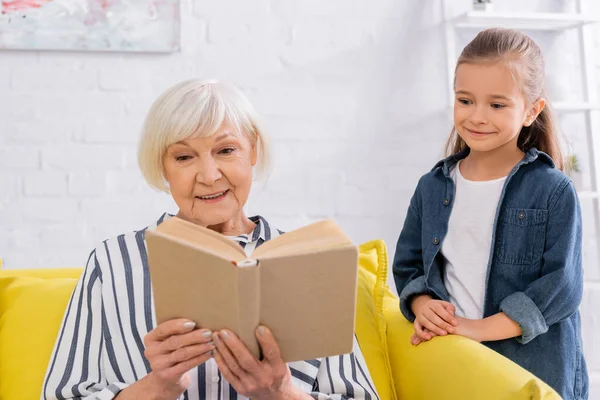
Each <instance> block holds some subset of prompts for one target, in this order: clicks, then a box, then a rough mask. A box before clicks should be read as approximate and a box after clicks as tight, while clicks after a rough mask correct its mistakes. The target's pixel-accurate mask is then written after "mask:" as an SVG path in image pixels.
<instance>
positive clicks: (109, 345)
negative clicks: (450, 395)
mask: <svg viewBox="0 0 600 400" xmlns="http://www.w3.org/2000/svg"><path fill="white" fill-rule="evenodd" d="M267 159H268V148H267V142H266V138H265V136H264V133H263V132H262V131H260V130H259V128H258V124H257V118H256V115H255V111H254V109H253V107H252V105H251V104H250V103H249V101H248V100H247V99H246V97H244V95H243V94H241V93H240V92H239V91H238V90H236V89H235V88H232V87H230V86H227V85H224V84H222V83H217V82H214V81H197V80H191V81H186V82H183V83H180V84H178V85H176V86H174V87H172V88H171V89H169V90H167V91H166V92H165V93H164V94H162V95H161V96H160V97H159V98H158V99H157V100H156V101H155V103H154V104H153V105H152V107H151V109H150V111H149V113H148V117H147V118H146V123H145V126H144V131H143V135H142V138H141V142H140V147H139V164H140V167H141V170H142V172H143V174H144V176H145V178H146V180H147V181H148V183H149V184H150V185H151V186H153V187H155V188H157V189H160V190H163V191H166V192H168V193H170V194H171V195H172V196H173V199H174V200H175V203H176V204H177V206H178V208H179V212H178V213H177V216H178V217H180V218H183V219H186V220H188V221H190V222H193V223H195V224H198V225H201V226H204V227H208V228H210V229H213V230H214V231H216V232H219V233H221V234H222V235H225V236H228V237H230V238H231V240H234V241H236V242H238V243H239V244H240V246H242V247H243V248H244V249H245V250H246V251H247V253H248V254H250V253H251V252H252V250H253V249H254V248H255V247H256V246H260V245H261V244H262V243H264V242H265V241H267V240H269V239H272V238H274V237H276V236H278V235H280V234H281V233H282V232H281V231H279V230H277V229H275V228H274V227H273V226H272V225H270V224H269V223H268V222H267V221H266V220H265V219H264V218H262V217H260V216H255V217H250V218H248V217H247V216H246V214H245V213H244V204H245V203H246V201H247V199H248V195H249V193H250V188H251V186H252V177H253V173H254V172H255V170H256V172H257V173H263V172H265V166H266V161H267ZM169 217H170V216H169V215H168V214H163V215H162V216H161V217H160V218H159V219H158V221H157V222H156V224H160V223H161V222H162V221H164V220H165V219H166V218H169ZM144 233H145V229H142V230H139V231H136V232H132V233H127V234H123V235H120V236H118V237H116V238H114V239H109V240H106V241H104V242H102V243H101V244H100V245H99V246H98V247H97V248H96V249H95V250H94V251H92V253H91V254H90V257H89V259H88V262H87V266H86V268H85V271H84V272H83V274H82V277H81V279H80V281H79V283H78V284H77V287H76V289H75V292H74V294H73V296H72V298H71V302H70V304H69V306H68V308H67V310H66V314H65V318H64V321H63V325H62V327H61V329H60V331H59V335H58V339H57V342H56V345H55V348H54V352H53V354H52V357H51V360H50V364H49V366H48V372H47V375H46V379H45V381H44V386H43V394H42V399H80V398H86V399H88V398H89V399H101V400H108V399H112V398H118V399H120V400H126V399H169V400H173V399H186V400H187V399H189V400H196V399H215V400H220V399H247V398H252V399H282V400H283V399H285V400H293V399H311V398H314V399H342V398H343V399H348V398H356V399H377V398H378V397H377V394H376V393H375V390H374V387H373V384H372V382H371V378H370V375H369V371H368V369H367V367H366V364H365V362H364V359H363V356H362V354H361V352H360V348H359V347H358V345H357V344H356V341H355V345H354V351H353V352H352V353H350V354H346V355H341V356H336V357H329V358H325V359H315V360H307V361H302V362H294V363H289V364H286V363H284V362H283V360H282V359H281V357H280V353H279V348H278V346H277V342H276V340H275V338H274V337H273V336H272V335H271V333H270V331H269V329H268V327H259V328H258V329H257V332H256V336H257V339H258V341H259V343H260V344H261V347H262V350H263V354H264V355H265V358H264V359H263V360H258V359H256V358H254V356H252V354H251V353H250V352H249V351H248V350H247V349H246V347H245V346H244V345H243V344H242V342H241V341H240V340H239V339H238V338H237V337H236V336H235V334H234V333H233V332H231V331H227V330H223V331H220V332H210V331H209V330H207V329H203V328H202V327H201V326H195V324H194V323H193V322H191V321H189V320H186V319H176V320H171V321H167V322H165V323H163V324H160V325H159V326H156V319H155V316H154V308H153V304H154V302H153V299H152V290H151V282H150V276H149V273H148V261H147V260H148V258H147V253H146V246H145V242H144ZM215 306H218V305H215Z"/></svg>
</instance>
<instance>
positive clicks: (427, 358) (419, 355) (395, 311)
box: [383, 295, 560, 400]
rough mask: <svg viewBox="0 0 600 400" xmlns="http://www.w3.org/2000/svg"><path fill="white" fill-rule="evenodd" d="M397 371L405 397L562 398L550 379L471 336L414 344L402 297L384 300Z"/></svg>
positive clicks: (397, 381)
mask: <svg viewBox="0 0 600 400" xmlns="http://www.w3.org/2000/svg"><path fill="white" fill-rule="evenodd" d="M383 309H384V315H385V318H386V321H387V341H388V350H389V353H390V362H391V368H392V375H393V377H394V381H395V386H396V391H397V393H398V397H399V398H401V399H440V400H443V399H462V400H469V399H487V400H500V399H507V400H508V399H511V400H514V399H534V400H541V399H544V400H550V399H560V396H559V395H558V394H557V393H556V392H555V391H554V390H553V389H552V388H551V387H550V386H548V385H547V384H546V383H544V382H542V381H541V380H540V379H538V378H536V377H535V376H534V375H533V374H531V373H530V372H528V371H526V370H525V369H523V368H521V367H520V366H519V365H517V364H516V363H514V362H512V361H511V360H509V359H508V358H506V357H504V356H502V355H500V354H498V353H496V352H495V351H493V350H491V349H489V348H487V347H485V346H484V345H482V344H479V343H477V342H474V341H472V340H470V339H467V338H464V337H461V336H454V335H450V336H447V337H437V338H434V339H433V340H431V341H430V342H427V343H423V344H421V345H419V346H413V345H411V344H410V337H411V335H412V334H413V326H412V324H411V323H410V322H408V321H407V320H406V319H405V318H404V316H403V315H402V314H401V313H400V309H399V306H398V299H397V298H395V297H394V296H393V295H390V296H386V298H385V300H384V305H383Z"/></svg>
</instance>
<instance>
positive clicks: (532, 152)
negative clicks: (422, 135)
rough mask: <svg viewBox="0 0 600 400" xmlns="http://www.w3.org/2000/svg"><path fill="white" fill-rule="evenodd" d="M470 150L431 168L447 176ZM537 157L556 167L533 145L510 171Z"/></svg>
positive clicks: (447, 158) (450, 157)
mask: <svg viewBox="0 0 600 400" xmlns="http://www.w3.org/2000/svg"><path fill="white" fill-rule="evenodd" d="M470 151H471V150H470V149H466V150H463V151H460V152H458V153H456V154H453V155H451V156H449V157H446V158H444V159H443V160H440V161H438V163H437V164H435V166H434V167H433V168H432V169H431V170H432V171H434V170H436V169H438V168H441V169H442V172H443V173H444V175H445V176H446V177H447V178H449V177H450V170H451V169H452V167H453V166H454V165H456V163H458V162H459V161H460V160H462V159H464V158H466V157H467V156H468V155H469V152H470ZM537 159H539V160H540V161H543V162H545V163H547V164H549V165H550V166H551V167H552V168H556V165H555V164H554V161H553V160H552V158H551V157H550V156H549V155H548V154H546V153H544V152H543V151H539V150H538V149H536V148H535V147H532V148H531V149H529V150H528V151H527V153H525V157H523V159H522V160H521V161H519V163H518V164H517V165H515V168H514V169H513V171H512V173H514V172H516V171H517V170H518V169H519V168H520V167H521V166H523V165H526V164H529V163H532V162H534V161H535V160H537ZM512 173H511V175H512Z"/></svg>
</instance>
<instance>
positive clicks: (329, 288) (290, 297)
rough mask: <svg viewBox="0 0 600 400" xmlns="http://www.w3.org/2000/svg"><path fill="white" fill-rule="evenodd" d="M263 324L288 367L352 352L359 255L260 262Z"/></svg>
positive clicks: (346, 251)
mask: <svg viewBox="0 0 600 400" xmlns="http://www.w3.org/2000/svg"><path fill="white" fill-rule="evenodd" d="M259 265H260V268H261V275H260V280H261V281H260V285H261V287H260V293H261V297H260V323H261V324H264V325H265V326H267V327H268V328H269V329H271V331H272V332H273V335H274V336H275V338H276V339H277V343H278V344H279V348H280V350H281V355H282V357H283V359H284V360H285V361H286V362H290V361H298V360H308V359H313V358H320V357H327V356H333V355H336V354H344V353H348V352H350V351H351V350H352V343H353V337H354V321H355V320H354V316H355V305H356V285H357V274H358V250H357V249H356V247H346V248H340V249H335V250H330V251H322V252H317V253H308V254H302V255H295V256H287V257H278V258H271V257H269V258H263V259H262V260H260V262H259Z"/></svg>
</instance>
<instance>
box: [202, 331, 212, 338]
mask: <svg viewBox="0 0 600 400" xmlns="http://www.w3.org/2000/svg"><path fill="white" fill-rule="evenodd" d="M211 336H212V332H211V331H204V332H202V337H203V338H205V339H208V338H210V337H211Z"/></svg>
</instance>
